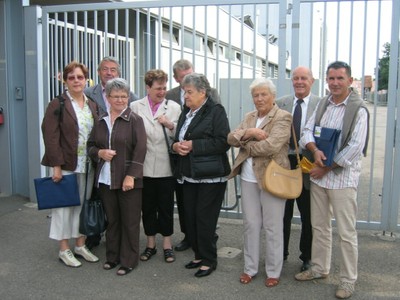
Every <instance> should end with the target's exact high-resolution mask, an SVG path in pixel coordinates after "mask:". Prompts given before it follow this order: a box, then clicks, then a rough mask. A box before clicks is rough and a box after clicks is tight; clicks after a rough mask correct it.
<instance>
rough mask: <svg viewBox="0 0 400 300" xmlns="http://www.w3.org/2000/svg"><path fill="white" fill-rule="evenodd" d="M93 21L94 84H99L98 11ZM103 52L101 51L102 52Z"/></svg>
mask: <svg viewBox="0 0 400 300" xmlns="http://www.w3.org/2000/svg"><path fill="white" fill-rule="evenodd" d="M93 19H94V36H93V50H92V51H93V58H94V60H93V69H92V76H93V78H94V82H93V84H98V77H99V76H97V72H96V71H97V68H98V64H99V62H100V55H99V47H100V46H101V44H100V46H99V33H98V30H97V27H98V14H97V10H95V11H94V15H93ZM100 52H101V50H100Z"/></svg>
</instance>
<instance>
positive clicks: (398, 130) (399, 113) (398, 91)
mask: <svg viewBox="0 0 400 300" xmlns="http://www.w3.org/2000/svg"><path fill="white" fill-rule="evenodd" d="M392 5H393V8H392V38H391V43H390V57H391V58H396V57H397V58H398V57H399V56H400V49H399V39H400V2H399V1H393V2H392ZM399 69H400V62H399V60H398V59H391V60H390V66H389V85H388V102H389V101H390V100H391V99H392V102H393V103H395V106H396V107H397V110H396V112H395V114H396V123H395V131H394V133H395V136H394V137H395V141H394V142H395V145H394V146H395V147H394V164H393V170H394V171H393V183H392V188H393V189H392V193H391V195H390V196H391V197H390V201H389V207H388V212H389V214H388V216H389V222H388V225H389V227H388V230H390V231H391V232H393V231H394V230H397V229H398V228H399V224H398V223H399V222H398V218H399V195H400V185H399V184H398V178H399V177H400V109H399V107H400V75H399Z"/></svg>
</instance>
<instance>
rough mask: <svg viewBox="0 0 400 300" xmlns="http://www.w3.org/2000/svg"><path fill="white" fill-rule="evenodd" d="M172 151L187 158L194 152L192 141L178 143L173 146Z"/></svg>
mask: <svg viewBox="0 0 400 300" xmlns="http://www.w3.org/2000/svg"><path fill="white" fill-rule="evenodd" d="M172 149H173V150H174V151H175V152H176V153H178V154H179V155H181V156H186V155H188V154H189V153H190V152H191V151H192V149H193V144H192V141H182V142H177V143H174V144H173V145H172Z"/></svg>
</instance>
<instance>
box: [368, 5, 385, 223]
mask: <svg viewBox="0 0 400 300" xmlns="http://www.w3.org/2000/svg"><path fill="white" fill-rule="evenodd" d="M381 4H382V3H381V1H380V0H379V4H378V19H377V28H378V30H377V38H376V41H377V43H376V56H375V70H378V62H379V48H380V46H379V45H380V34H381V8H382V5H381ZM378 81H379V73H378V72H375V93H374V110H373V116H374V119H373V123H372V143H370V145H371V144H372V147H370V149H371V155H370V156H371V159H370V166H371V168H370V175H369V192H368V213H367V221H368V223H369V222H371V209H372V188H373V184H374V173H375V169H374V168H373V166H374V165H375V145H376V119H377V118H376V115H377V103H378Z"/></svg>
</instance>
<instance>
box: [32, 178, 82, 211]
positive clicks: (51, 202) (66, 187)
mask: <svg viewBox="0 0 400 300" xmlns="http://www.w3.org/2000/svg"><path fill="white" fill-rule="evenodd" d="M33 182H34V185H35V191H36V199H37V204H38V209H39V210H42V209H50V208H60V207H69V206H79V205H80V204H81V200H80V198H79V189H78V180H77V177H76V174H70V175H63V177H62V179H61V180H60V181H59V182H54V181H53V179H52V178H51V177H44V178H35V179H34V180H33Z"/></svg>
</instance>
